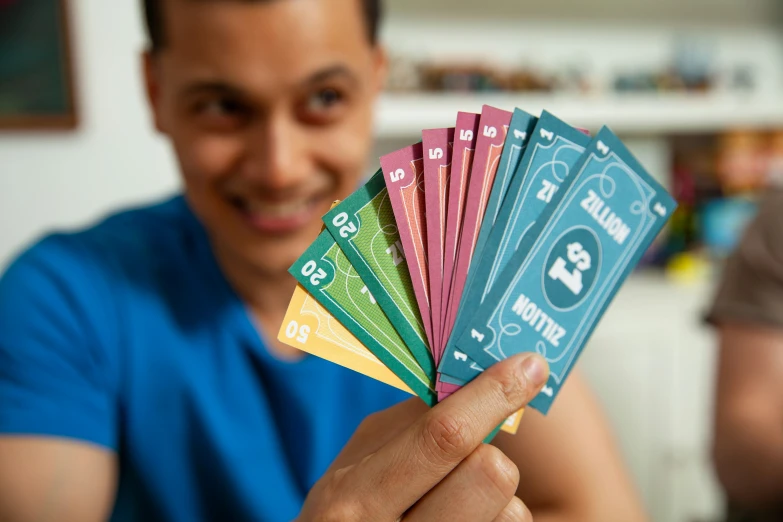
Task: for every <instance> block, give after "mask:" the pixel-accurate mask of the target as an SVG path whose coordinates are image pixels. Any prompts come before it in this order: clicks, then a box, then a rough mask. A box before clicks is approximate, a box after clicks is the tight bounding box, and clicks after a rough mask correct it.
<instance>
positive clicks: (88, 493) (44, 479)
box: [0, 240, 117, 521]
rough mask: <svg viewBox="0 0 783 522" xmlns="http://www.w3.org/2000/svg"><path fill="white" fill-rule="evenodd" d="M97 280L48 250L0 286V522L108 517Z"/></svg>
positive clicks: (109, 481)
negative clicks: (51, 518) (46, 517)
mask: <svg viewBox="0 0 783 522" xmlns="http://www.w3.org/2000/svg"><path fill="white" fill-rule="evenodd" d="M98 278H99V275H98V274H97V273H96V270H95V269H94V268H93V267H91V264H90V262H89V259H88V257H87V256H84V255H81V254H80V252H79V251H77V250H74V245H72V244H71V243H68V242H65V243H63V242H61V241H57V240H52V241H46V242H44V243H42V244H39V245H37V246H36V247H33V249H31V250H30V251H28V252H27V253H25V254H23V255H22V257H21V258H20V259H19V260H18V261H16V262H15V263H14V264H13V265H12V266H11V267H10V268H9V270H8V271H7V272H6V274H4V275H3V277H2V279H0V520H11V521H15V520H22V521H26V520H39V518H30V517H32V516H33V515H35V516H39V515H40V516H41V517H45V516H48V515H47V514H48V513H53V515H51V516H52V517H53V518H56V519H57V520H69V518H68V516H71V515H73V516H72V518H70V520H80V521H81V520H100V519H101V518H106V517H107V516H108V512H107V508H106V506H107V505H108V504H110V501H111V500H113V498H114V495H113V488H114V478H113V477H114V467H115V466H116V464H114V459H115V457H114V450H115V449H116V445H117V433H116V427H117V407H116V404H117V399H116V392H115V387H116V379H115V378H114V377H115V368H114V364H113V361H112V359H111V357H110V355H109V353H108V352H107V350H106V343H105V342H104V338H103V337H102V335H101V333H100V330H101V328H102V327H103V326H105V324H106V322H107V321H108V318H105V317H102V316H101V315H100V314H107V313H108V312H107V310H106V309H107V308H108V307H106V306H105V300H101V299H100V298H99V296H98V295H97V294H96V288H97V286H96V284H97V280H98ZM106 488H108V490H109V491H111V493H106ZM42 519H45V518H42Z"/></svg>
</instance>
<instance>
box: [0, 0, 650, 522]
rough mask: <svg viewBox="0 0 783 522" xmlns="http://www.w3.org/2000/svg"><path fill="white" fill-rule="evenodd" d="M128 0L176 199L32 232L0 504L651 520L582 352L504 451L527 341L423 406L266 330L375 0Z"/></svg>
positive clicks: (5, 367) (60, 511) (4, 291)
mask: <svg viewBox="0 0 783 522" xmlns="http://www.w3.org/2000/svg"><path fill="white" fill-rule="evenodd" d="M146 12H147V20H148V25H149V30H150V36H151V48H150V50H149V52H148V53H146V54H145V57H144V64H145V75H146V85H147V92H148V95H149V101H150V105H151V108H152V111H153V114H154V117H155V124H156V127H157V128H158V130H159V131H161V132H163V133H164V134H165V135H167V136H168V138H169V139H170V140H171V142H172V144H173V146H174V149H175V151H176V154H177V158H178V160H179V165H180V169H181V172H182V177H183V181H184V198H175V199H173V200H171V201H168V202H164V203H162V204H159V205H156V206H152V207H147V208H142V209H136V210H132V211H130V212H124V213H121V214H118V215H116V216H113V217H111V218H109V219H108V220H106V221H104V222H103V223H101V224H99V225H97V226H95V227H93V228H91V229H89V230H86V231H83V232H80V233H77V234H70V235H55V236H51V237H49V238H46V239H44V240H43V241H42V242H40V243H38V244H37V245H35V246H34V247H33V248H31V249H30V250H29V251H28V252H26V253H25V254H23V255H22V256H21V257H20V258H19V259H18V260H17V261H16V262H15V263H14V265H13V266H12V267H11V268H10V269H9V271H8V272H7V274H6V275H5V277H4V279H3V280H2V283H1V284H0V433H2V434H4V435H3V436H2V437H0V520H3V521H13V522H26V521H31V520H35V521H40V520H58V521H71V520H72V521H79V522H90V521H98V520H106V519H107V518H108V517H110V516H111V517H113V519H116V520H188V521H189V520H291V519H294V518H297V517H298V520H300V521H301V522H307V521H311V520H340V521H349V522H350V521H375V520H378V521H387V520H388V521H393V520H398V519H401V518H404V519H405V520H407V521H417V520H475V521H487V522H489V521H492V520H530V512H531V511H532V513H533V515H535V517H536V520H538V521H540V522H556V521H580V522H586V521H588V522H589V521H600V522H611V521H613V520H617V521H622V522H633V521H637V520H643V515H642V514H641V513H640V509H639V506H638V503H637V500H636V498H635V495H634V493H633V491H632V488H631V487H630V486H629V483H628V480H627V477H626V475H625V472H624V471H623V469H622V465H621V463H620V460H619V458H618V456H617V454H616V452H615V449H614V447H613V445H612V442H611V438H610V436H609V434H608V432H607V429H606V426H605V423H604V420H603V419H602V417H601V414H600V413H599V411H598V408H597V407H596V405H595V402H594V401H593V399H592V398H591V396H590V395H589V393H588V391H587V389H586V388H585V385H584V384H583V382H582V380H581V378H580V377H578V376H577V375H574V377H572V379H571V382H570V384H569V385H568V386H567V387H566V389H565V390H564V392H563V393H562V394H561V396H560V398H559V400H558V404H557V406H556V407H555V408H554V410H553V412H552V414H551V415H549V417H548V418H546V419H544V418H543V417H542V416H540V415H538V414H537V413H535V412H531V413H529V414H528V415H526V416H525V420H524V422H523V426H522V428H521V432H520V433H519V434H518V435H517V436H515V437H510V436H505V435H504V434H501V435H500V436H498V438H497V439H496V440H497V442H496V445H497V448H496V447H493V446H488V445H482V444H481V441H482V439H483V438H484V437H485V436H486V435H487V434H488V433H489V432H490V431H491V430H492V427H493V426H495V425H497V424H498V423H499V422H500V421H501V420H502V419H503V418H504V417H505V416H506V415H508V414H510V413H511V412H513V411H515V410H516V409H518V408H519V407H521V406H523V405H524V404H525V403H526V402H527V401H528V400H529V399H530V398H531V397H533V396H534V395H535V394H536V393H537V391H538V389H540V387H541V386H542V383H543V382H544V380H545V378H546V375H547V368H546V365H545V363H544V362H543V361H542V360H541V359H540V358H539V357H535V356H520V357H517V358H514V359H511V360H509V361H508V362H505V363H503V364H499V365H497V366H496V367H494V368H492V369H490V370H488V371H487V372H486V374H485V375H483V376H482V377H480V378H479V379H477V380H476V381H475V382H474V383H472V384H471V385H469V386H467V387H466V388H465V389H464V390H462V391H460V392H458V393H456V394H455V395H454V396H453V397H451V398H450V399H449V400H447V401H444V403H442V404H440V405H438V406H436V407H435V408H433V409H432V410H429V411H427V408H426V407H425V406H424V405H423V404H422V403H421V401H419V400H418V399H415V398H414V399H408V400H406V401H404V402H402V403H400V404H397V403H398V402H400V401H401V400H402V399H403V398H404V397H403V395H402V394H401V393H399V392H395V391H393V390H391V389H390V388H388V387H385V386H383V385H380V384H378V383H375V382H372V381H371V380H370V379H367V378H365V377H363V376H361V375H358V374H355V373H352V372H350V371H348V370H345V369H342V368H339V367H337V366H335V365H332V364H329V363H326V362H324V361H321V360H319V359H316V358H312V357H304V356H303V355H302V354H301V353H299V352H297V351H295V350H292V349H290V348H288V347H286V346H283V345H282V344H279V343H277V342H276V341H275V335H274V334H275V332H277V330H278V328H279V326H280V323H281V321H282V318H283V315H284V312H285V309H286V306H287V303H288V300H289V298H290V296H291V293H292V291H293V288H294V281H293V280H292V278H291V277H289V276H288V274H287V272H286V270H287V268H288V267H289V265H290V264H291V263H292V262H293V261H294V260H295V259H296V258H297V257H298V256H299V255H300V254H301V252H302V251H303V250H304V249H305V247H306V246H307V245H308V244H309V243H310V242H311V241H312V240H313V238H314V237H315V236H316V234H317V233H318V231H319V228H320V220H319V217H320V215H321V214H323V213H324V212H325V211H326V210H327V209H328V207H329V204H330V203H331V201H332V200H334V199H337V198H343V197H345V196H346V195H347V194H349V193H350V192H351V191H352V190H353V189H354V188H355V187H356V186H357V185H358V184H359V183H360V180H361V176H362V167H363V164H364V161H365V159H366V155H367V152H368V149H369V146H370V134H371V108H372V105H373V101H374V99H375V96H376V94H377V93H378V91H379V90H380V88H381V85H382V84H383V79H384V70H385V58H384V54H383V52H382V50H381V49H380V48H379V47H378V46H377V44H376V27H377V22H378V2H377V1H375V2H373V1H369V0H367V1H364V2H360V1H359V0H279V1H270V2H264V1H255V2H254V1H238V0H235V1H226V0H222V1H209V0H201V1H195V0H157V1H155V0H148V1H147V2H146ZM395 404H397V405H396V406H392V405H395ZM390 406H392V407H391V408H389V407H390ZM383 408H389V409H387V410H385V411H383V412H381V413H377V414H374V415H371V416H370V417H368V418H367V420H365V421H364V422H361V421H362V419H363V418H365V417H366V416H367V415H369V414H371V413H373V412H376V411H378V410H382V409H383ZM360 423H361V426H359V424H360ZM357 426H359V427H358V429H357ZM354 431H355V434H354V435H353V437H352V438H351V434H352V433H353V432H354ZM349 439H350V441H349ZM498 448H499V449H498ZM338 454H339V455H338ZM335 457H336V459H335ZM330 464H331V466H330ZM517 495H518V497H517ZM520 499H521V500H520ZM522 501H524V504H523V502H522ZM525 504H526V505H525Z"/></svg>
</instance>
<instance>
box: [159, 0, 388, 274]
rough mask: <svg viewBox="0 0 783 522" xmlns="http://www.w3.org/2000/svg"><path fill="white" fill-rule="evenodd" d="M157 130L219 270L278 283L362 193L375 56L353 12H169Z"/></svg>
mask: <svg viewBox="0 0 783 522" xmlns="http://www.w3.org/2000/svg"><path fill="white" fill-rule="evenodd" d="M164 4H165V8H164V23H165V31H164V33H165V45H164V48H163V50H162V51H161V52H160V53H158V54H157V55H155V56H153V57H148V58H147V60H146V65H147V86H148V92H149V95H150V100H151V102H152V106H153V110H154V114H155V121H156V125H157V127H158V128H159V129H160V130H161V131H163V132H164V133H166V134H167V135H168V136H169V137H170V138H171V140H172V142H173V144H174V148H175V151H176V154H177V157H178V160H179V164H180V168H181V171H182V174H183V176H184V181H185V189H186V190H185V192H186V196H187V198H188V201H189V202H190V205H191V207H192V208H193V210H194V211H195V212H196V214H197V215H198V216H199V218H200V219H201V221H202V222H203V223H204V225H205V226H206V228H207V230H208V232H209V235H210V238H211V241H212V243H213V246H214V247H215V248H216V249H217V250H218V253H219V255H220V256H221V257H222V258H223V260H224V261H225V260H229V261H230V262H232V263H239V264H240V266H241V267H242V269H245V270H247V269H250V270H254V271H259V270H260V271H262V272H264V273H267V274H271V275H274V274H279V273H283V272H284V271H285V270H286V269H287V268H288V267H289V266H290V265H291V264H292V263H293V261H294V260H295V259H296V258H297V257H298V256H299V255H300V254H301V253H302V252H303V251H304V249H305V248H306V247H307V245H309V244H310V242H312V240H313V239H314V238H315V236H316V235H317V234H318V232H319V229H320V226H321V221H320V217H321V216H322V215H323V214H324V213H325V212H326V211H327V210H328V209H329V206H330V204H331V203H332V201H333V200H335V199H341V198H344V197H345V196H346V195H347V194H349V193H350V192H351V191H352V190H353V189H354V188H355V187H356V185H357V184H358V182H359V181H360V178H361V175H362V171H363V168H364V166H365V161H366V159H367V153H368V151H369V147H370V143H371V126H372V105H373V101H374V98H375V96H376V94H377V92H378V90H379V89H380V87H381V84H382V80H383V73H384V63H383V57H382V54H381V52H380V51H379V50H378V49H377V48H374V47H373V46H372V45H371V43H370V41H369V39H368V36H367V25H366V24H367V22H366V20H365V19H364V17H363V14H362V9H361V4H360V2H359V0H277V1H271V2H260V3H247V2H240V1H219V0H215V1H194V0H166V1H165V2H164Z"/></svg>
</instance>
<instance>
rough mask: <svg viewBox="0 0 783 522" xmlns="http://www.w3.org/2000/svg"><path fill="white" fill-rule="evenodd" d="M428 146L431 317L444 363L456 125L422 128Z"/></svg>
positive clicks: (434, 344) (436, 353) (437, 356)
mask: <svg viewBox="0 0 783 522" xmlns="http://www.w3.org/2000/svg"><path fill="white" fill-rule="evenodd" d="M421 138H422V146H423V149H424V194H425V196H424V203H425V210H426V212H425V215H426V217H427V219H426V221H427V259H428V261H429V263H428V267H427V271H428V272H429V279H430V296H438V298H437V299H430V316H431V318H432V337H433V339H432V341H433V342H432V344H431V346H432V355H433V358H434V359H435V364H438V363H439V362H440V350H439V349H437V347H440V346H441V343H440V323H441V317H440V316H441V310H440V309H441V300H440V295H441V292H442V289H443V249H444V246H445V243H444V238H445V236H446V194H447V192H448V183H449V176H450V174H451V155H452V148H453V146H454V128H453V127H452V128H448V129H427V130H423V131H421Z"/></svg>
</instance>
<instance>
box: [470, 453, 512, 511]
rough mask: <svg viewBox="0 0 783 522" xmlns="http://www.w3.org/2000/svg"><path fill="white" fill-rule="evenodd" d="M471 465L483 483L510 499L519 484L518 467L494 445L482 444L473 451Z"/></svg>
mask: <svg viewBox="0 0 783 522" xmlns="http://www.w3.org/2000/svg"><path fill="white" fill-rule="evenodd" d="M471 457H472V458H473V459H474V462H473V465H474V466H476V468H477V471H478V472H479V473H480V476H481V477H482V478H483V483H484V484H485V485H486V486H487V487H489V488H491V489H494V490H495V491H496V492H497V493H498V494H499V496H501V497H502V498H504V499H510V498H512V497H513V496H514V494H515V493H516V491H517V486H518V485H519V469H518V468H517V466H516V465H515V464H514V463H513V462H512V461H511V459H509V458H508V457H506V455H505V454H504V453H503V452H502V451H500V450H499V449H498V448H496V447H495V446H490V445H489V444H483V445H481V446H479V447H478V448H477V449H476V451H474V452H473V454H472V455H471Z"/></svg>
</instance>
